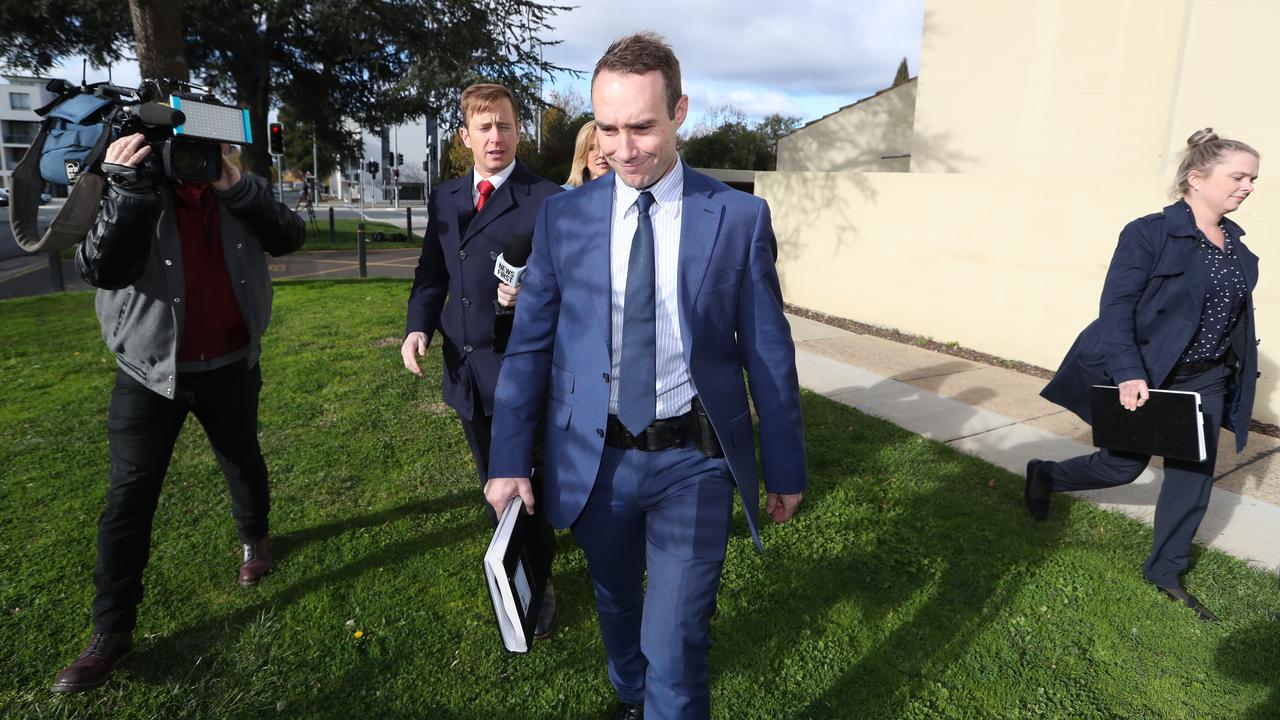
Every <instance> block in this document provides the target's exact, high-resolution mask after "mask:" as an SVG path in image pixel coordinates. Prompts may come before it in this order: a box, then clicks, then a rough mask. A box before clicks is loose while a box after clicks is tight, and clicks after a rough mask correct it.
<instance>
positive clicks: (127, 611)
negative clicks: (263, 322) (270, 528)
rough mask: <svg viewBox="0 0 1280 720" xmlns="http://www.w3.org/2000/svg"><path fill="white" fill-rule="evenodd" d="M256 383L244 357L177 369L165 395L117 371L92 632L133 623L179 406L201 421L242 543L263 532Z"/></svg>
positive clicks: (257, 374)
mask: <svg viewBox="0 0 1280 720" xmlns="http://www.w3.org/2000/svg"><path fill="white" fill-rule="evenodd" d="M261 388H262V373H261V369H260V368H259V367H258V366H256V365H255V366H254V367H252V368H250V367H248V366H247V363H246V362H245V361H243V360H241V361H239V362H236V363H233V364H231V365H228V366H226V367H223V368H219V369H217V370H210V371H207V372H199V373H183V374H180V375H178V383H177V390H176V391H175V397H174V399H172V400H170V399H168V398H165V397H162V396H160V395H158V394H157V393H155V392H153V391H151V390H148V389H147V388H146V387H145V386H143V385H142V384H141V383H139V382H138V381H136V380H134V379H133V378H131V377H129V376H128V375H125V374H124V373H123V372H122V371H118V370H117V372H116V385H115V388H114V389H113V390H112V391H111V405H110V408H109V409H108V410H107V441H108V445H109V450H110V456H111V484H110V486H109V487H108V488H107V502H106V507H105V508H104V509H103V511H102V515H101V516H100V517H99V518H98V562H97V565H96V566H95V567H94V570H93V584H94V587H95V588H96V590H97V594H96V596H95V597H94V599H93V628H94V630H95V631H96V632H117V633H118V632H130V631H132V630H133V628H134V625H135V624H136V622H137V611H138V603H139V602H141V601H142V571H143V570H144V569H145V568H146V566H147V560H148V559H149V558H150V555H151V520H152V517H153V516H154V515H155V511H156V503H157V502H158V501H159V499H160V487H161V485H162V484H163V482H164V476H165V473H166V471H167V470H168V468H169V460H170V458H171V457H172V455H173V445H174V442H175V441H176V440H177V438H178V432H179V431H180V430H181V429H182V424H183V422H184V421H185V420H186V418H187V413H192V414H194V415H195V416H196V419H197V420H199V421H200V424H201V425H203V426H204V430H205V434H206V435H208V437H209V443H210V444H211V445H212V446H213V454H214V456H215V457H216V458H217V460H218V464H219V465H220V466H221V467H222V473H223V475H225V476H226V478H227V487H228V488H229V489H230V491H231V513H232V515H233V516H234V517H235V523H236V534H237V535H239V537H240V541H241V542H252V541H253V540H256V539H258V538H261V537H263V536H265V535H266V534H267V513H268V511H269V509H270V499H269V495H268V491H267V465H266V462H264V461H263V459H262V450H261V449H260V448H259V447H258V392H259V390H261Z"/></svg>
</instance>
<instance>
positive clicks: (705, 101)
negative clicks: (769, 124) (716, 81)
mask: <svg viewBox="0 0 1280 720" xmlns="http://www.w3.org/2000/svg"><path fill="white" fill-rule="evenodd" d="M684 91H685V93H686V94H687V95H688V96H689V104H690V106H691V107H692V108H693V110H694V111H695V112H697V111H703V112H709V111H712V110H715V109H717V108H721V107H724V106H725V105H730V106H732V107H734V108H736V109H738V110H741V111H742V112H743V113H744V114H745V115H746V116H747V117H749V118H762V117H764V116H766V115H771V114H773V113H780V114H782V115H804V111H803V110H802V109H801V108H800V106H799V105H798V104H797V103H796V102H795V101H794V100H792V99H791V98H790V97H788V96H787V95H786V94H784V93H780V92H776V91H773V90H756V89H748V88H741V87H735V88H721V87H718V86H716V85H711V86H707V85H703V84H701V83H696V82H689V83H685V84H684Z"/></svg>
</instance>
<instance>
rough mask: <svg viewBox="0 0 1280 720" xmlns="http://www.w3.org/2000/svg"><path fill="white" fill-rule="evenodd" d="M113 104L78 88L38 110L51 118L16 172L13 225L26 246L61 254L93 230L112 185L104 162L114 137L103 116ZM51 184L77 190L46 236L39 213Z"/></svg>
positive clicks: (11, 202)
mask: <svg viewBox="0 0 1280 720" xmlns="http://www.w3.org/2000/svg"><path fill="white" fill-rule="evenodd" d="M112 105H113V103H112V102H111V101H110V100H107V99H105V98H101V97H97V96H94V95H90V94H87V93H84V92H79V91H73V92H70V93H66V94H63V95H61V96H60V97H58V99H56V100H54V101H53V102H52V103H50V104H48V105H45V106H44V107H42V108H40V109H39V110H36V113H37V114H39V115H44V116H46V117H45V120H44V122H43V123H41V124H40V132H39V134H37V135H36V139H35V142H33V143H31V147H30V148H28V149H27V154H26V155H24V156H23V158H22V161H21V162H20V163H18V167H17V168H15V169H14V171H13V189H12V190H11V191H10V192H11V196H10V198H9V224H10V226H11V227H12V228H13V235H14V238H15V239H16V240H17V241H18V245H19V246H21V247H22V249H23V250H26V251H27V252H30V253H37V252H58V251H60V250H63V249H65V248H69V247H72V246H74V245H75V244H77V243H79V242H80V241H81V240H83V239H84V236H85V235H87V234H88V233H89V229H90V228H91V227H92V226H93V221H94V219H95V218H96V217H97V215H98V208H99V206H100V205H101V203H102V192H103V188H104V186H105V184H106V180H105V178H104V177H103V176H102V172H101V170H100V169H99V161H100V160H101V159H102V156H103V153H104V152H105V150H106V147H107V142H108V140H109V139H110V137H111V127H110V125H108V124H107V123H106V122H104V118H103V115H104V114H105V113H108V112H110V110H111V107H112ZM46 182H49V183H54V184H57V185H67V186H70V187H71V194H70V196H69V197H68V198H67V202H66V203H65V204H64V205H63V206H62V209H61V210H60V211H58V215H57V217H55V218H54V219H53V222H51V223H50V224H49V227H48V228H47V229H46V230H45V232H44V234H43V235H41V234H40V231H39V227H38V225H37V217H38V214H37V213H38V209H39V207H40V193H41V191H42V190H43V189H44V185H45V183H46Z"/></svg>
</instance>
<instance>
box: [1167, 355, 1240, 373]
mask: <svg viewBox="0 0 1280 720" xmlns="http://www.w3.org/2000/svg"><path fill="white" fill-rule="evenodd" d="M1235 364H1236V351H1235V348H1227V352H1226V354H1224V355H1223V356H1222V357H1220V358H1208V359H1205V360H1193V361H1191V362H1185V363H1178V364H1177V365H1174V366H1173V371H1172V374H1173V375H1177V376H1178V377H1186V376H1188V375H1199V374H1200V373H1202V372H1205V371H1207V370H1212V369H1213V368H1216V367H1218V366H1219V365H1235Z"/></svg>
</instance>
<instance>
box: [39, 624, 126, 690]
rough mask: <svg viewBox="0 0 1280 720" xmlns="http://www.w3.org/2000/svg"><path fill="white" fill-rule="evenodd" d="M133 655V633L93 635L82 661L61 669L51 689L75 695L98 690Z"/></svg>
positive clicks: (80, 658)
mask: <svg viewBox="0 0 1280 720" xmlns="http://www.w3.org/2000/svg"><path fill="white" fill-rule="evenodd" d="M130 652H133V634H132V633H94V634H93V636H92V637H90V638H89V645H88V647H86V648H85V649H84V652H82V653H80V657H78V658H76V661H75V662H73V663H71V664H70V665H68V666H66V667H64V668H62V671H61V672H59V673H58V677H57V678H56V679H55V680H54V681H53V686H52V687H50V688H49V689H50V690H52V691H53V692H56V693H75V692H84V691H86V690H92V689H94V688H96V687H99V686H101V685H102V684H103V683H105V682H106V681H107V678H109V677H111V671H112V670H114V669H115V667H116V665H118V664H120V661H121V660H124V659H125V658H126V657H128V656H129V653H130Z"/></svg>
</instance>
